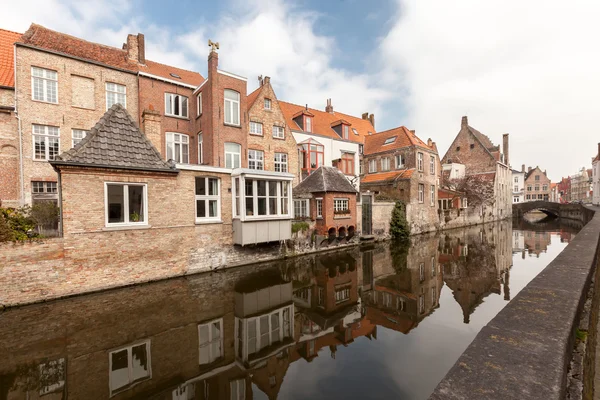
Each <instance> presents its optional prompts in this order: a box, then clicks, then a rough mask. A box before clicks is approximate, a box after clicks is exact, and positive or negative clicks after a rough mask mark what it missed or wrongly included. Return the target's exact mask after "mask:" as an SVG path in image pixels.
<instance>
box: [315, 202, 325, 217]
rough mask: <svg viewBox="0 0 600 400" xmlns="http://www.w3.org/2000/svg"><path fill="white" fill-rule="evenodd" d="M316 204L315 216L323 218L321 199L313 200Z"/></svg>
mask: <svg viewBox="0 0 600 400" xmlns="http://www.w3.org/2000/svg"><path fill="white" fill-rule="evenodd" d="M315 203H316V206H317V218H323V199H316V200H315Z"/></svg>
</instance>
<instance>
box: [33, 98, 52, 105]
mask: <svg viewBox="0 0 600 400" xmlns="http://www.w3.org/2000/svg"><path fill="white" fill-rule="evenodd" d="M31 101H35V102H36V103H44V104H54V105H55V106H57V105H58V101H57V102H56V103H54V102H52V101H46V100H36V99H33V98H32V99H31Z"/></svg>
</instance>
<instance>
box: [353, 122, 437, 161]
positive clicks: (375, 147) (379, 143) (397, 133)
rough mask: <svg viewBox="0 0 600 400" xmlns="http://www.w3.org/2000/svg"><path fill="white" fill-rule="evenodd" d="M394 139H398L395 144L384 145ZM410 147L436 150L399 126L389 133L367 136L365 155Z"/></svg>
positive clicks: (388, 131)
mask: <svg viewBox="0 0 600 400" xmlns="http://www.w3.org/2000/svg"><path fill="white" fill-rule="evenodd" d="M393 137H395V138H396V140H394V142H392V143H390V144H384V143H385V141H386V140H387V139H391V138H393ZM408 146H419V147H422V148H424V149H427V150H434V148H433V146H428V145H427V143H425V142H424V141H422V140H421V139H419V138H418V137H417V135H415V134H414V133H413V132H412V131H410V130H408V129H407V128H406V127H405V126H399V127H397V128H394V129H390V130H387V131H383V132H378V133H376V134H374V135H371V136H366V137H365V150H364V154H366V155H370V154H375V153H381V152H384V151H389V150H395V149H399V148H402V147H408Z"/></svg>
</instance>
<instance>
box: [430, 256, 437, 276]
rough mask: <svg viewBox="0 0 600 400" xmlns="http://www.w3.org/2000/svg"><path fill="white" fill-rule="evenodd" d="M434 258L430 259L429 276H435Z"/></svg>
mask: <svg viewBox="0 0 600 400" xmlns="http://www.w3.org/2000/svg"><path fill="white" fill-rule="evenodd" d="M435 272H436V268H435V257H431V276H435Z"/></svg>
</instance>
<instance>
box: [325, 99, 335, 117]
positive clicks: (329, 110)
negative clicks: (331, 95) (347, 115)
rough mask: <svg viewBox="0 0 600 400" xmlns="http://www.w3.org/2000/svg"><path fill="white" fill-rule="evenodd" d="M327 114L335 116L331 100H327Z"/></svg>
mask: <svg viewBox="0 0 600 400" xmlns="http://www.w3.org/2000/svg"><path fill="white" fill-rule="evenodd" d="M325 112H328V113H329V114H333V106H332V105H331V99H327V105H326V106H325Z"/></svg>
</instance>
